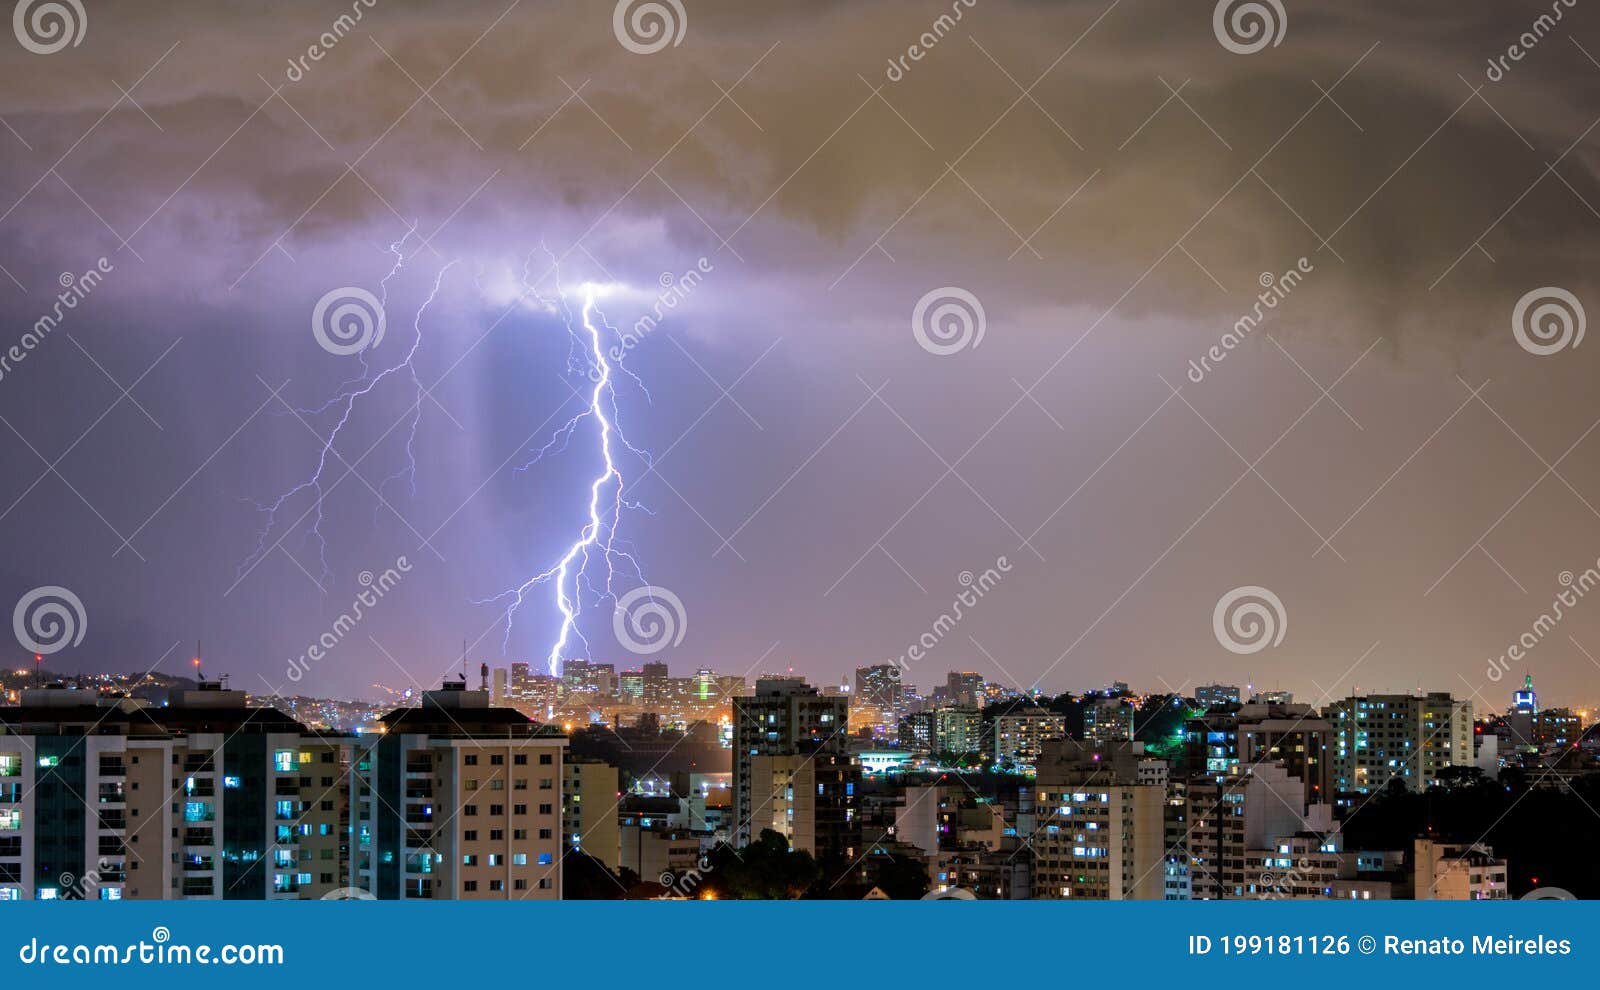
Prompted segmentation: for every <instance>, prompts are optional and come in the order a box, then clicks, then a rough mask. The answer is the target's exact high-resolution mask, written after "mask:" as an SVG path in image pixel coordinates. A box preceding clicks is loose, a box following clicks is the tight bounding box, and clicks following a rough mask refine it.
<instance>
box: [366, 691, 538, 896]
mask: <svg viewBox="0 0 1600 990" xmlns="http://www.w3.org/2000/svg"><path fill="white" fill-rule="evenodd" d="M382 721H383V726H384V731H383V734H382V735H381V736H379V737H378V739H377V741H376V742H375V743H373V744H372V745H371V746H370V748H368V749H367V750H365V751H364V752H363V753H362V754H361V756H360V760H359V763H358V764H357V770H358V772H359V774H360V778H361V785H362V786H361V797H360V798H359V800H358V811H357V820H356V836H357V844H358V851H357V853H356V855H355V856H353V857H352V859H353V864H352V870H351V875H352V882H351V884H350V886H353V887H359V888H362V889H365V890H368V891H370V892H371V893H373V894H374V895H375V896H377V897H378V898H379V899H380V900H400V899H405V900H429V899H433V900H458V899H460V900H511V899H523V898H527V899H533V900H559V899H560V898H561V853H562V849H563V846H564V843H563V842H562V838H561V831H562V800H561V787H562V774H563V769H562V767H563V759H562V757H563V755H564V751H565V749H566V745H567V740H566V739H565V738H564V737H562V736H559V735H549V734H546V733H545V732H542V731H541V730H540V727H539V726H538V725H536V724H535V723H534V722H532V721H530V720H529V719H528V718H527V717H526V716H524V715H523V714H521V713H520V712H518V711H516V710H514V709H510V708H495V707H491V706H490V705H489V697H488V694H487V693H486V692H483V691H468V690H466V684H465V683H464V682H461V681H446V682H445V683H444V687H443V689H442V690H439V691H428V692H425V693H424V694H423V696H422V703H421V705H419V706H418V707H416V708H401V709H397V710H395V711H393V712H390V713H389V714H388V715H386V716H384V717H383V720H382Z"/></svg>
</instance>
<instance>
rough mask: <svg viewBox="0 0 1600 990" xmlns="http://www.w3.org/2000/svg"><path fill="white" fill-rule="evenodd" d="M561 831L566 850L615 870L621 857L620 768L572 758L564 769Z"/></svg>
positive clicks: (587, 759)
mask: <svg viewBox="0 0 1600 990" xmlns="http://www.w3.org/2000/svg"><path fill="white" fill-rule="evenodd" d="M562 776H563V778H564V783H563V785H562V788H561V831H562V833H563V835H565V837H566V847H567V848H568V849H570V850H574V851H576V852H582V853H586V854H588V855H590V856H593V857H594V858H595V859H598V860H599V861H600V862H602V863H604V864H606V866H607V867H608V868H610V869H612V870H615V869H616V868H617V867H618V866H619V865H620V862H621V861H620V860H619V859H618V858H617V857H618V848H619V846H618V841H619V840H618V838H617V810H618V808H619V807H620V800H621V787H620V785H619V781H618V773H617V768H616V767H614V766H611V765H609V764H607V763H603V762H601V761H600V760H597V759H593V758H591V757H581V756H574V757H568V759H567V761H566V763H564V764H563V766H562Z"/></svg>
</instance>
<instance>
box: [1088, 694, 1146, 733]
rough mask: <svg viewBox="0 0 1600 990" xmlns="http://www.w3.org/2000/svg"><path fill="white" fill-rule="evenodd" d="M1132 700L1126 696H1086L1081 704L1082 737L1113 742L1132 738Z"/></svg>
mask: <svg viewBox="0 0 1600 990" xmlns="http://www.w3.org/2000/svg"><path fill="white" fill-rule="evenodd" d="M1133 714H1134V712H1133V702H1131V701H1129V700H1128V699H1127V698H1116V697H1112V698H1098V697H1097V698H1087V699H1085V700H1084V705H1083V738H1084V739H1086V740H1088V741H1089V742H1113V741H1115V740H1118V739H1132V738H1133Z"/></svg>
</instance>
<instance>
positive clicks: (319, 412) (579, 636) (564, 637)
mask: <svg viewBox="0 0 1600 990" xmlns="http://www.w3.org/2000/svg"><path fill="white" fill-rule="evenodd" d="M414 233H415V228H414V227H413V228H412V229H411V230H408V231H407V232H406V234H405V235H404V236H403V237H401V239H400V240H399V241H396V242H395V243H393V244H391V245H390V246H389V252H390V253H391V254H392V255H393V256H394V264H393V266H392V267H391V268H390V269H389V272H388V273H387V274H386V275H384V277H383V278H382V279H381V280H380V281H379V284H378V289H379V291H378V299H379V302H380V305H382V306H387V304H388V301H389V285H390V282H391V281H393V280H394V279H395V278H396V277H397V276H399V274H400V273H401V271H402V270H403V269H404V268H405V267H406V264H407V260H408V256H407V254H406V247H405V246H406V242H407V241H408V240H409V239H410V237H411V236H412V235H413V234H414ZM539 249H540V250H543V251H544V252H545V254H546V255H547V256H549V257H550V262H551V264H550V271H552V272H556V273H557V275H556V285H557V288H556V293H555V295H554V296H545V295H543V294H541V293H540V292H539V291H538V290H537V288H536V286H535V284H533V283H530V282H529V264H530V263H531V262H532V259H533V256H534V253H532V252H530V254H529V255H528V257H527V258H526V259H524V262H523V266H522V273H521V283H520V288H519V291H518V293H517V297H516V302H515V303H514V305H524V304H530V303H531V304H534V305H537V306H538V308H540V309H541V310H542V311H543V312H545V313H546V314H547V315H549V316H552V317H554V318H556V319H558V320H559V321H560V322H561V323H562V325H563V327H564V328H565V330H566V332H567V335H568V337H569V340H570V346H569V348H568V354H567V362H566V373H567V375H568V376H569V377H579V378H581V379H582V380H583V381H584V382H585V384H586V386H587V387H586V388H582V389H579V388H573V395H574V396H575V397H577V398H578V399H579V400H580V403H581V404H582V408H581V409H580V410H579V411H578V412H577V413H576V414H575V415H573V416H572V417H571V418H570V419H568V420H567V421H566V422H564V423H563V424H561V425H560V426H559V427H557V428H556V429H555V430H554V431H553V432H552V434H551V436H550V438H549V440H548V441H546V442H545V443H544V445H543V446H541V447H539V448H537V449H536V450H534V451H533V452H532V456H531V457H530V458H529V459H528V461H527V462H526V463H524V464H523V465H522V466H521V467H519V468H518V469H517V470H518V471H519V472H522V471H526V470H528V469H529V468H532V467H533V466H534V465H536V464H538V463H539V462H540V461H542V460H543V459H544V458H546V457H547V456H553V455H556V454H560V453H563V452H564V451H566V450H567V449H568V448H569V447H570V446H571V444H572V441H573V438H574V437H575V436H576V435H578V434H579V432H580V430H584V431H586V429H587V428H588V427H590V426H591V425H592V428H593V433H594V436H595V440H596V441H597V447H598V454H599V457H600V462H601V464H600V467H599V473H598V474H597V475H596V476H595V477H594V478H593V479H592V480H591V481H589V483H588V489H589V498H588V504H587V514H586V520H585V522H584V523H583V526H582V528H581V529H580V531H579V533H578V535H577V538H576V540H575V541H574V542H573V543H572V544H571V545H570V546H568V547H567V548H566V549H565V550H564V551H563V552H562V554H561V556H560V558H559V559H557V560H556V561H555V562H554V563H553V564H551V565H550V566H549V567H548V568H546V569H545V570H543V571H541V572H539V573H538V574H535V575H534V576H532V577H530V578H528V579H527V580H526V581H524V582H522V583H521V584H519V585H517V586H516V587H513V588H510V589H507V590H506V591H504V592H501V593H500V594H498V595H495V596H494V597H492V598H488V599H484V600H481V601H478V602H475V603H474V604H479V605H484V604H498V603H501V602H505V603H506V604H505V607H504V611H503V613H502V619H503V621H504V622H505V635H504V638H503V640H502V649H505V648H507V647H509V644H510V639H511V633H512V629H513V625H514V622H515V619H516V616H517V613H518V611H519V610H520V609H521V608H522V607H523V605H524V604H526V603H527V601H528V599H529V597H530V595H532V593H533V592H534V591H535V590H536V589H538V588H540V587H542V586H546V585H548V586H549V587H550V588H551V590H552V595H553V599H554V605H555V610H556V613H557V614H558V615H559V617H560V624H559V629H558V631H557V633H556V635H555V639H554V641H553V642H552V643H551V645H550V649H549V653H548V655H547V658H546V663H547V665H548V668H549V670H550V672H551V673H552V674H554V673H558V672H559V670H560V665H561V662H562V661H563V660H564V659H565V658H566V657H567V655H568V654H569V652H576V651H581V652H582V654H583V655H585V656H587V655H588V651H589V643H588V640H587V639H586V638H585V637H584V635H583V632H582V630H581V628H580V627H579V619H580V617H581V616H582V615H583V614H584V612H585V609H586V607H587V608H592V607H593V606H594V605H596V604H599V603H601V602H604V601H606V600H607V599H610V600H613V601H615V599H616V587H615V584H616V580H617V577H618V571H619V569H620V570H621V571H622V572H623V573H624V574H626V575H631V576H632V577H635V578H637V579H638V580H639V581H640V582H641V583H644V574H643V570H642V568H641V567H640V566H639V561H638V559H637V558H636V556H635V555H634V552H633V550H632V547H631V545H630V544H629V542H628V541H627V540H626V539H625V538H624V537H623V536H622V535H621V527H622V522H623V518H624V513H625V512H626V511H629V510H638V511H641V512H646V513H648V512H649V510H648V509H646V508H645V507H644V506H642V505H640V504H639V503H638V502H636V501H634V500H632V499H630V498H628V497H627V496H626V494H625V493H626V491H627V483H626V480H625V477H624V473H623V468H622V466H621V463H620V461H621V459H622V457H623V455H624V454H629V455H632V456H633V457H635V458H637V459H638V460H639V461H642V462H643V463H644V465H645V466H646V467H648V466H649V465H650V455H649V454H648V453H647V452H646V451H644V450H641V449H640V448H638V447H636V446H634V445H633V444H632V443H631V442H630V441H629V440H628V438H627V436H626V433H625V432H624V430H623V427H622V423H621V413H620V410H619V408H618V403H617V383H618V376H625V377H626V379H627V380H629V381H631V382H632V383H633V384H634V385H636V386H637V387H638V388H639V390H640V392H641V393H642V394H643V395H644V396H645V398H646V400H647V401H648V400H649V398H650V393H649V390H648V389H647V388H646V387H645V384H644V382H643V381H642V380H641V379H640V378H639V376H638V375H636V374H635V373H634V372H633V371H632V370H631V369H629V368H627V367H626V366H625V365H624V364H623V362H622V360H621V354H620V353H619V352H618V351H616V350H615V349H613V350H612V351H611V352H610V353H609V354H608V352H607V347H606V341H607V340H608V339H609V338H612V337H615V336H616V335H617V330H616V328H615V327H612V326H611V325H610V324H609V323H608V322H607V320H606V317H605V314H604V313H603V312H601V310H600V307H599V305H598V302H597V300H598V299H599V298H600V297H601V296H602V295H604V294H605V291H606V288H607V287H606V286H603V285H597V284H594V283H584V284H582V285H579V286H577V287H576V288H575V289H573V290H570V291H572V292H573V293H574V294H576V295H577V296H579V297H581V300H582V303H581V307H580V308H579V309H578V311H577V312H576V313H574V311H573V307H572V305H571V303H570V302H569V289H568V288H566V287H563V286H562V285H561V282H560V275H559V268H558V265H557V259H556V258H555V256H554V254H553V253H551V252H550V251H549V249H548V248H546V247H545V246H544V245H543V244H541V245H540V248H539ZM456 263H457V262H454V261H452V262H449V263H447V264H446V265H444V266H443V267H442V268H441V269H440V270H439V272H438V273H437V275H436V276H435V277H434V280H433V286H432V291H431V292H430V293H429V294H428V297H427V299H426V300H424V301H423V303H422V304H421V305H420V306H419V307H418V309H417V312H416V315H415V318H414V319H413V321H412V327H413V330H414V333H413V336H412V339H411V342H410V346H409V348H408V349H407V351H406V352H405V354H404V355H403V357H402V359H400V360H398V361H397V362H396V363H394V364H392V365H387V366H382V365H378V364H376V363H375V362H369V359H368V355H367V350H368V349H370V348H368V349H363V350H362V351H360V352H359V353H358V356H359V360H360V363H361V373H360V374H359V375H357V376H356V377H353V378H351V379H348V380H347V381H345V382H343V383H341V384H340V385H339V387H338V389H337V390H336V392H335V393H334V395H333V396H332V397H331V398H329V399H328V400H327V401H326V402H324V403H322V404H321V405H318V406H312V407H306V408H300V409H297V410H296V414H297V415H298V416H299V417H301V418H303V419H305V420H307V421H308V422H315V421H316V420H317V419H318V418H320V417H328V416H332V417H333V420H334V421H333V425H332V426H331V428H329V429H328V431H327V433H326V434H325V435H324V434H322V433H320V432H319V433H318V436H319V439H321V444H320V448H319V450H318V453H317V459H316V463H315V466H314V468H313V470H312V471H311V473H310V475H309V476H308V477H307V478H306V479H305V480H303V481H301V482H299V483H298V484H296V485H294V486H293V487H291V488H289V489H288V490H287V491H285V492H283V494H281V495H279V496H278V497H277V498H276V499H274V500H273V501H271V502H266V503H260V502H258V503H256V508H257V509H258V510H259V511H260V512H261V513H262V514H263V515H264V516H265V522H264V525H263V526H262V528H261V530H260V533H259V534H258V537H257V541H256V546H255V548H254V550H253V551H252V552H251V554H250V555H249V556H248V557H247V558H245V560H244V561H243V562H242V563H241V564H240V565H239V574H240V575H242V574H244V573H245V572H246V571H248V570H249V569H250V568H251V567H253V566H254V565H255V564H256V563H257V562H259V561H260V559H261V558H262V557H264V556H265V555H266V554H268V553H270V552H271V551H272V549H273V548H274V547H276V546H277V545H278V544H279V543H281V542H282V539H283V538H284V536H282V535H280V536H278V537H277V538H276V539H274V533H276V532H278V531H279V530H280V529H281V528H282V526H281V519H280V517H281V515H282V514H284V513H286V512H287V511H288V506H289V503H290V502H291V501H292V500H294V499H295V498H296V497H297V496H300V495H302V494H303V493H308V492H309V493H311V495H312V497H313V499H314V501H313V504H312V506H311V508H310V509H308V510H307V512H306V515H309V516H310V517H311V522H310V525H309V526H308V527H307V536H308V538H310V539H313V540H315V542H316V546H317V557H318V561H319V562H320V566H321V568H322V582H321V583H326V580H327V579H328V578H329V577H330V576H331V574H332V568H331V566H330V565H329V563H328V541H327V539H326V537H325V536H324V534H323V532H322V524H323V520H324V512H323V508H324V506H323V502H324V499H325V497H326V496H327V494H328V492H329V491H330V490H331V488H332V487H333V485H336V484H337V483H338V478H339V477H342V475H336V476H334V477H332V478H330V472H332V471H333V468H335V467H337V464H335V463H334V462H336V461H338V460H340V459H341V458H340V455H339V454H338V452H337V451H336V444H337V443H338V441H339V439H340V436H341V434H342V433H343V432H344V430H345V428H346V427H347V425H348V424H349V422H350V420H351V418H352V416H353V415H354V413H355V411H356V407H357V406H358V405H360V404H362V402H363V400H365V399H367V397H368V396H371V395H372V394H373V393H374V392H375V391H376V390H377V389H378V388H379V386H381V385H382V384H383V383H384V381H385V380H387V379H390V378H394V379H396V380H397V381H398V382H400V383H401V384H403V385H405V386H407V387H409V388H410V389H411V390H413V392H414V396H413V405H412V407H411V408H410V409H409V410H408V411H407V412H406V417H407V420H408V422H407V431H406V442H405V458H404V461H403V464H402V466H401V467H400V468H399V469H398V470H397V471H395V472H394V473H393V474H391V475H389V476H388V477H386V478H385V479H383V481H382V482H381V483H380V484H379V485H378V486H377V492H378V497H379V507H380V509H381V507H382V505H383V500H384V496H383V493H384V491H385V490H386V489H387V488H388V487H389V485H390V484H391V483H393V482H397V481H402V480H404V481H406V482H407V483H408V485H409V487H410V490H411V492H412V494H413V495H415V494H416V478H417V455H416V439H417V428H418V424H419V422H420V420H421V417H422V402H423V400H424V398H425V397H426V392H427V390H426V389H425V388H424V386H423V384H422V381H421V379H420V378H419V377H418V375H417V367H416V358H417V354H418V352H419V350H420V349H421V347H422V343H423V329H422V320H423V316H424V314H425V313H426V312H427V311H428V309H429V307H430V306H431V305H432V304H433V303H434V300H435V299H436V298H437V296H438V294H439V289H440V286H441V284H442V283H443V280H444V276H445V274H446V272H448V271H449V270H450V268H452V267H453V266H454V265H455V264H456ZM480 274H481V273H480ZM480 288H481V285H480ZM563 381H566V379H563ZM568 387H569V388H571V387H572V386H571V385H570V383H569V384H568ZM301 518H305V516H302V517H301ZM290 525H291V526H293V525H296V524H295V523H291V524H290ZM285 535H286V534H285Z"/></svg>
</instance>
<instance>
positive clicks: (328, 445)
mask: <svg viewBox="0 0 1600 990" xmlns="http://www.w3.org/2000/svg"><path fill="white" fill-rule="evenodd" d="M416 229H417V228H416V227H415V226H414V225H413V226H412V227H411V228H410V229H409V230H407V231H406V233H405V234H404V235H403V236H402V237H401V238H400V239H399V240H398V241H395V242H394V243H392V244H390V245H389V253H390V254H392V255H394V264H393V266H392V267H390V269H389V272H388V274H386V275H384V276H383V278H382V279H380V280H379V282H378V302H379V305H380V306H381V307H383V308H384V309H387V307H388V303H389V283H390V282H391V281H393V280H394V279H395V277H396V276H398V275H399V274H400V272H401V270H402V269H404V268H405V265H406V260H407V259H406V253H405V244H406V241H407V240H409V239H410V238H411V236H412V235H413V234H415V233H416ZM455 264H456V262H454V261H451V262H449V263H447V264H445V265H444V266H443V267H442V268H440V269H439V272H438V274H437V275H436V276H435V278H434V281H433V288H432V291H430V292H429V293H428V298H427V299H425V300H424V301H423V302H422V304H421V305H420V306H419V307H417V312H416V315H415V318H414V319H413V320H412V329H413V330H414V331H415V333H414V335H413V337H412V340H411V346H410V347H409V348H408V349H407V350H406V352H405V355H404V356H403V357H402V359H401V360H400V361H398V362H396V363H395V364H392V365H389V366H387V367H382V368H380V369H379V370H377V371H374V370H373V365H372V364H369V363H368V360H367V351H368V350H371V348H370V347H369V348H365V349H363V350H362V351H360V352H359V353H358V355H357V357H358V359H359V360H360V362H361V374H360V375H358V376H356V377H354V378H350V379H347V380H345V381H344V382H342V383H340V385H339V387H338V389H337V390H336V391H335V393H334V395H333V397H332V398H330V399H328V400H327V401H326V402H324V403H322V404H321V405H320V406H310V407H300V408H297V409H296V410H295V413H296V414H297V415H298V416H300V417H304V418H308V419H316V418H319V417H323V416H326V415H328V414H330V413H333V414H336V418H335V420H334V423H333V426H332V427H331V428H330V429H329V430H328V432H327V435H326V436H325V437H322V445H321V447H320V449H319V450H318V451H317V461H316V465H315V467H314V468H313V470H312V471H311V474H310V476H309V477H307V478H306V480H304V481H302V482H300V483H299V484H297V485H294V486H293V487H291V488H289V489H288V490H287V491H285V492H283V493H282V494H281V495H279V496H278V497H277V498H276V499H274V500H273V501H271V502H256V503H255V506H256V510H257V511H258V512H260V513H261V514H262V515H264V516H265V517H266V518H265V520H264V521H263V523H262V526H261V530H260V532H259V533H258V534H257V537H256V545H255V548H254V549H253V550H252V551H251V552H250V554H249V555H248V556H247V557H245V559H244V560H243V561H242V562H241V563H240V564H239V567H238V569H237V572H236V574H235V577H242V576H243V575H244V574H245V572H246V571H248V570H249V569H250V568H251V567H253V566H254V565H255V564H256V563H257V562H259V561H260V559H261V558H262V557H263V556H265V555H266V554H268V553H270V552H271V551H272V549H273V547H274V546H276V545H277V542H269V541H272V535H273V533H274V532H275V531H277V530H278V528H279V514H280V513H282V512H284V511H285V507H286V506H287V505H288V504H289V503H290V502H291V501H292V500H293V499H294V498H295V497H296V496H298V495H300V494H301V493H303V492H307V491H310V492H314V493H315V498H314V500H313V502H312V507H311V509H309V510H308V512H309V513H310V514H312V521H311V525H310V526H309V527H308V529H307V537H308V538H309V539H314V540H315V541H316V545H317V560H318V562H319V564H320V565H321V568H322V574H321V579H320V581H319V583H322V584H326V583H327V581H328V579H329V578H330V577H331V576H332V574H333V569H332V567H331V566H330V565H329V563H328V541H327V538H326V537H325V536H324V535H323V532H322V523H323V518H324V514H323V508H324V500H325V497H326V495H327V491H328V486H327V485H326V480H327V475H328V472H329V468H330V463H329V462H330V460H331V459H333V458H335V457H336V456H337V455H336V454H335V446H336V444H337V443H338V441H339V436H340V434H342V433H343V432H344V429H345V427H346V426H348V425H349V423H350V419H351V416H352V415H353V414H354V413H355V410H356V406H357V405H359V404H360V402H361V400H362V399H364V398H366V397H367V396H370V395H371V394H372V393H373V392H374V391H376V390H377V388H378V387H379V386H380V385H382V384H383V383H384V381H385V380H387V379H389V378H392V377H393V378H397V379H399V380H401V381H402V382H409V383H410V385H411V387H412V388H413V389H414V390H415V395H414V400H413V405H412V408H411V410H410V412H409V413H408V416H409V418H410V425H409V429H408V432H407V436H406V462H405V466H404V467H402V468H400V470H398V471H396V472H395V473H394V474H392V475H390V476H389V477H387V478H385V479H384V480H383V482H382V483H381V484H380V485H379V486H378V494H379V504H380V507H381V505H382V501H383V499H382V495H383V491H384V489H385V488H387V487H388V485H389V484H390V483H391V482H393V481H396V480H399V479H401V478H405V479H408V480H409V482H410V486H411V493H412V494H413V495H415V494H416V476H417V460H416V449H415V448H416V437H417V424H418V422H419V421H420V420H421V418H422V400H423V395H424V390H423V387H422V380H421V379H420V378H418V377H417V366H416V358H417V352H418V351H419V350H420V349H421V347H422V339H423V333H422V318H423V315H424V314H425V313H426V312H427V311H428V308H429V307H430V306H431V305H432V304H433V301H434V299H435V298H436V297H437V296H438V294H439V287H440V285H442V284H443V282H444V276H445V273H446V272H448V271H449V270H450V269H451V268H452V267H454V266H455ZM319 436H320V434H319ZM335 484H337V482H335ZM301 518H304V516H302V517H301ZM278 542H281V538H280V540H279V541H278Z"/></svg>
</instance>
